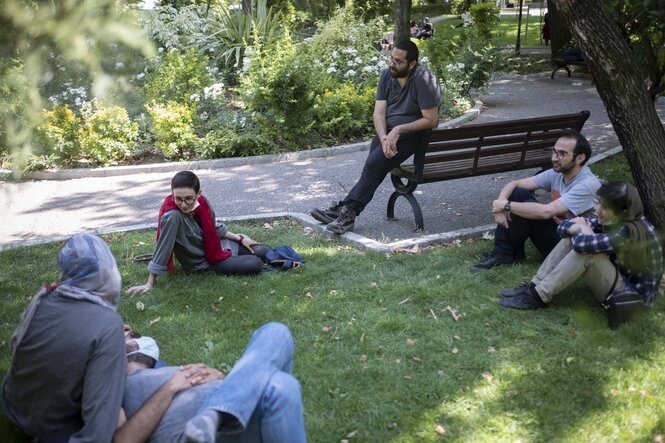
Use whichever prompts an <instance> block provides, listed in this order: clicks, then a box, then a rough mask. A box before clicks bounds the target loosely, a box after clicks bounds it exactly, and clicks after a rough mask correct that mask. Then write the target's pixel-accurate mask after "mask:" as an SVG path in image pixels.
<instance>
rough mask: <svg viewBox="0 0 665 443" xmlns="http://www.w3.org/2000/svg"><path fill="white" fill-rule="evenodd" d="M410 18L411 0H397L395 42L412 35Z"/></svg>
mask: <svg viewBox="0 0 665 443" xmlns="http://www.w3.org/2000/svg"><path fill="white" fill-rule="evenodd" d="M409 20H411V0H395V38H394V39H393V42H394V43H397V42H401V41H403V40H408V39H409V38H410V37H411V31H410V30H409Z"/></svg>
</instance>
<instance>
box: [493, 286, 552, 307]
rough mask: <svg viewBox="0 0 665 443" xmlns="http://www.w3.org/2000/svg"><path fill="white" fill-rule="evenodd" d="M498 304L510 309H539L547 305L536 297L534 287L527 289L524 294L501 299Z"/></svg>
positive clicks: (536, 292)
mask: <svg viewBox="0 0 665 443" xmlns="http://www.w3.org/2000/svg"><path fill="white" fill-rule="evenodd" d="M499 304H500V305H501V306H503V307H505V308H511V309H540V308H544V307H545V306H547V303H545V302H544V301H543V299H542V298H540V295H538V291H536V288H535V287H533V288H532V287H529V289H527V290H526V291H525V292H522V293H521V294H517V295H515V296H514V297H501V298H500V299H499Z"/></svg>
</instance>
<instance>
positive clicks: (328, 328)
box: [321, 326, 332, 332]
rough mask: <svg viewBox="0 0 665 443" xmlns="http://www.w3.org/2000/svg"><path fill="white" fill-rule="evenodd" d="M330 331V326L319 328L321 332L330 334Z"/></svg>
mask: <svg viewBox="0 0 665 443" xmlns="http://www.w3.org/2000/svg"><path fill="white" fill-rule="evenodd" d="M331 330H332V328H331V327H330V326H324V327H322V328H321V331H323V332H330V331H331Z"/></svg>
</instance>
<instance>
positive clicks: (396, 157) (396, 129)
mask: <svg viewBox="0 0 665 443" xmlns="http://www.w3.org/2000/svg"><path fill="white" fill-rule="evenodd" d="M440 102H441V86H440V85H439V82H438V81H437V79H436V75H434V73H433V72H432V71H430V70H429V69H427V68H425V67H424V66H422V65H419V64H418V47H417V46H416V44H415V43H413V42H412V41H410V40H405V41H401V42H399V43H397V44H396V45H395V47H394V48H393V50H392V51H391V53H390V68H389V69H386V70H384V71H383V72H382V73H381V78H380V79H379V85H378V87H377V88H376V102H375V104H374V115H373V121H374V129H376V136H375V137H374V139H373V140H372V144H371V146H370V148H369V154H368V155H367V160H365V166H364V167H363V171H362V174H361V175H360V179H359V180H358V182H357V183H356V184H355V186H354V187H353V188H352V189H351V191H350V192H349V193H348V195H347V196H346V198H345V199H344V200H342V201H341V202H339V203H337V204H335V205H333V206H332V207H330V208H327V209H318V208H315V209H313V210H312V211H311V212H310V214H311V215H312V217H314V218H315V219H316V220H318V221H320V222H321V223H326V224H327V225H328V226H326V230H328V231H331V232H334V233H335V234H344V233H345V232H346V231H350V230H353V228H354V226H355V219H356V216H357V215H358V214H360V213H361V212H362V210H363V209H365V206H367V204H368V203H369V202H370V201H371V200H372V197H373V196H374V192H375V191H376V189H377V188H378V187H379V185H380V184H381V182H382V181H383V179H384V178H385V177H386V175H388V173H389V172H390V171H391V170H392V169H393V168H395V167H397V166H399V164H400V163H402V162H403V161H405V160H406V159H407V158H409V157H411V156H412V155H413V153H414V152H415V150H416V147H417V145H418V140H420V136H421V135H422V133H423V131H426V130H428V129H432V128H435V127H436V126H437V125H438V123H439V104H440Z"/></svg>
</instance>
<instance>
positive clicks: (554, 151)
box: [552, 149, 568, 160]
mask: <svg viewBox="0 0 665 443" xmlns="http://www.w3.org/2000/svg"><path fill="white" fill-rule="evenodd" d="M552 155H556V158H558V159H559V160H561V159H562V158H566V156H567V155H568V151H564V150H563V149H552Z"/></svg>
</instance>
